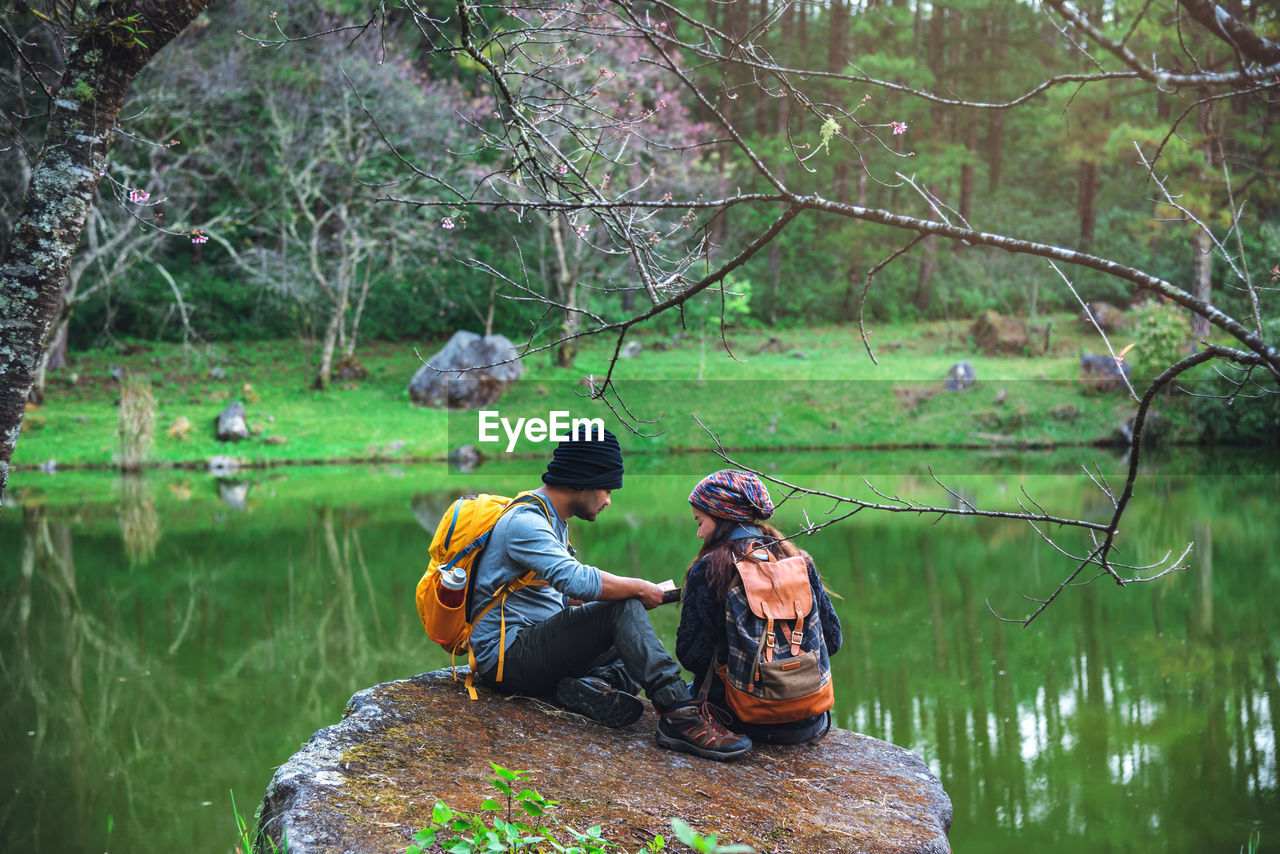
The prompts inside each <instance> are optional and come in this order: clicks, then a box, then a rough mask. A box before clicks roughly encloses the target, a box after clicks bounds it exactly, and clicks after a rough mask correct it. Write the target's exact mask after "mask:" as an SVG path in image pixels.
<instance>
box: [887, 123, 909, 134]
mask: <svg viewBox="0 0 1280 854" xmlns="http://www.w3.org/2000/svg"><path fill="white" fill-rule="evenodd" d="M889 124H890V126H892V127H893V135H894V136H897V135H898V134H902V133H906V132H907V123H906V122H889Z"/></svg>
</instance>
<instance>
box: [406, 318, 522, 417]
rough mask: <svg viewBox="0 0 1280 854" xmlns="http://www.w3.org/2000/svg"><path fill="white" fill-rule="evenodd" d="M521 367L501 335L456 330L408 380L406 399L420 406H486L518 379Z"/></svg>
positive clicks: (464, 407) (518, 357)
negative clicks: (407, 396) (442, 347)
mask: <svg viewBox="0 0 1280 854" xmlns="http://www.w3.org/2000/svg"><path fill="white" fill-rule="evenodd" d="M523 373H524V365H523V364H522V363H521V362H520V354H519V353H518V352H516V346H515V345H514V344H512V343H511V341H510V340H508V339H507V338H506V336H503V335H484V336H481V335H477V334H475V333H474V332H466V331H462V330H459V331H458V332H455V333H453V337H452V338H450V339H449V343H448V344H445V345H444V349H442V350H440V352H438V353H436V354H435V355H433V356H431V357H430V358H428V359H427V361H426V363H425V364H424V365H423V366H422V367H421V368H418V371H417V373H415V374H414V375H413V379H412V380H410V381H409V398H410V399H411V400H412V401H413V402H414V403H417V404H419V405H422V406H433V407H436V408H448V409H478V408H479V407H481V406H489V405H490V404H492V403H493V402H494V401H496V400H497V399H498V398H499V397H501V396H502V392H503V391H505V390H506V388H507V386H509V385H511V384H512V383H514V382H515V381H516V380H518V379H520V375H521V374H523Z"/></svg>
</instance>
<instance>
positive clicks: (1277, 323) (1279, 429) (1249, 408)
mask: <svg viewBox="0 0 1280 854" xmlns="http://www.w3.org/2000/svg"><path fill="white" fill-rule="evenodd" d="M1263 337H1264V338H1265V339H1266V340H1267V341H1269V342H1275V341H1280V318H1277V319H1274V320H1272V321H1270V322H1269V323H1267V324H1265V325H1264V327H1263ZM1258 379H1260V378H1259V377H1257V376H1256V371H1255V372H1253V373H1247V372H1244V371H1239V370H1224V371H1222V372H1217V371H1213V370H1210V369H1205V370H1202V371H1201V372H1200V374H1199V376H1198V378H1197V380H1198V381H1196V382H1194V383H1192V384H1191V390H1192V391H1193V392H1194V393H1195V395H1196V397H1194V398H1192V400H1193V403H1194V408H1195V409H1194V411H1195V418H1196V423H1197V424H1198V425H1199V432H1200V438H1201V441H1204V442H1212V443H1223V444H1261V445H1273V446H1274V445H1280V394H1276V393H1275V392H1274V391H1271V390H1269V389H1268V387H1267V386H1266V385H1264V384H1259V383H1258V382H1257V380H1258Z"/></svg>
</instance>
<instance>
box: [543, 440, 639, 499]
mask: <svg viewBox="0 0 1280 854" xmlns="http://www.w3.org/2000/svg"><path fill="white" fill-rule="evenodd" d="M602 431H603V433H604V435H603V436H602V435H600V434H601V432H602ZM622 472H623V468H622V449H621V448H620V447H618V437H617V436H615V435H613V434H612V433H610V432H609V431H608V430H605V429H604V428H603V427H600V428H598V429H592V428H587V429H586V430H575V431H574V433H573V436H572V437H571V438H569V439H567V440H565V441H563V442H561V443H560V444H558V445H556V449H555V451H554V452H553V453H552V455H551V462H549V463H547V471H546V473H545V474H543V475H542V482H543V483H553V484H557V485H559V486H568V487H572V488H573V489H621V488H622Z"/></svg>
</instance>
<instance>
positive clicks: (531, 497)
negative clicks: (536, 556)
mask: <svg viewBox="0 0 1280 854" xmlns="http://www.w3.org/2000/svg"><path fill="white" fill-rule="evenodd" d="M521 504H532V505H534V506H535V507H538V508H540V509H541V510H542V513H543V515H545V516H546V517H547V521H548V522H550V521H551V508H550V507H549V506H548V505H547V500H546V498H544V497H543V496H542V495H540V494H539V493H537V492H534V491H532V490H530V491H529V492H522V493H520V494H519V495H517V496H516V497H515V498H513V499H511V501H510V503H508V504H507V506H506V507H504V508H502V513H500V514H499V515H498V518H499V519H501V518H502V517H503V516H505V515H506V514H507V513H508V512H509V511H510V510H512V509H514V508H515V507H517V506H519V505H521ZM493 524H494V528H496V527H497V526H498V523H497V522H496V521H495V522H494V523H493ZM492 533H493V528H490V529H489V531H488V532H487V533H486V534H485V539H486V540H487V539H488V537H489V534H492ZM569 553H570V554H573V547H572V546H570V547H569ZM470 576H471V577H470V578H468V579H467V583H468V588H467V598H468V599H470V597H471V588H472V587H473V586H474V585H475V581H476V573H474V572H473V573H471V574H470ZM549 583H550V582H548V581H547V580H546V579H545V578H538V577H537V575H535V574H534V572H533V570H529V571H528V572H526V573H525V574H524V575H521V576H519V577H518V578H513V579H511V580H510V581H507V582H505V583H504V584H502V585H501V586H500V587H499V588H498V589H497V590H495V591H494V592H493V596H492V597H491V598H490V599H489V601H488V602H486V603H485V605H484V607H482V608H481V609H480V611H479V612H478V613H477V614H476V615H475V616H474V617H472V618H471V619H469V620H467V628H466V634H465V635H463V640H464V641H465V642H466V644H467V664H468V665H469V666H470V669H471V672H470V673H469V674H467V693H468V694H469V695H470V696H471V699H473V700H475V699H477V694H476V689H475V684H474V676H475V672H476V655H475V651H474V650H472V649H471V631H472V630H473V629H474V628H475V626H476V623H478V622H480V620H481V619H482V618H483V617H484V616H485V615H486V614H488V613H489V612H490V611H492V610H493V608H494V606H499V611H498V616H499V621H500V622H499V624H500V626H501V628H500V633H499V635H498V671H497V673H496V674H495V678H496V681H498V682H501V681H502V672H503V669H504V668H505V666H506V657H507V656H506V652H507V611H506V607H505V605H506V601H507V597H508V596H510V595H511V594H512V593H515V592H516V591H517V590H523V589H524V588H526V587H546V586H548V584H549Z"/></svg>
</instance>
